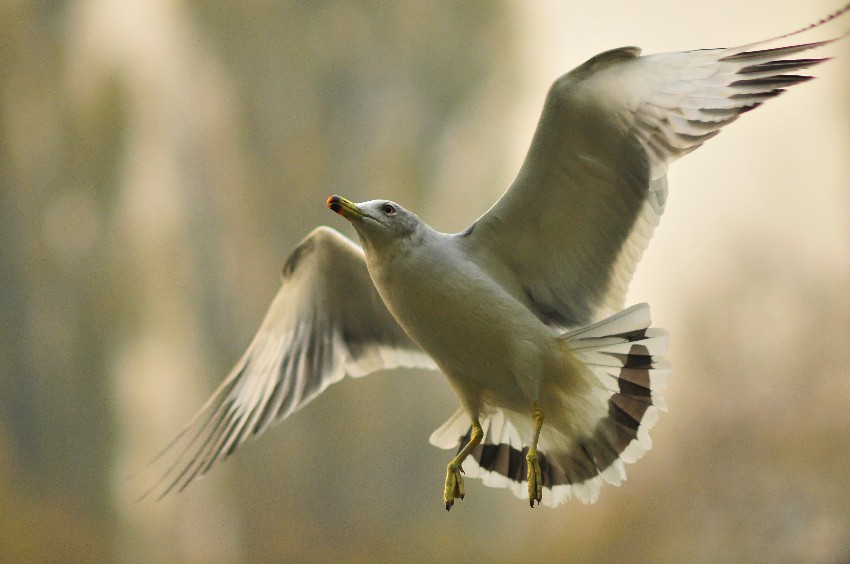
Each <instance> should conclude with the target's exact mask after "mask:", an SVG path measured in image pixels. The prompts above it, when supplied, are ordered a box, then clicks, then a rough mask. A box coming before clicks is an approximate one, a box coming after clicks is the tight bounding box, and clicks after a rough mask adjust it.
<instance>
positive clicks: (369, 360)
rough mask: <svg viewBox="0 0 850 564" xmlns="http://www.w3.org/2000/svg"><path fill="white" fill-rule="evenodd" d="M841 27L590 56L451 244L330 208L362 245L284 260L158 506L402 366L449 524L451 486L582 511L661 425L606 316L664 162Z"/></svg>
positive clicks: (643, 342)
mask: <svg viewBox="0 0 850 564" xmlns="http://www.w3.org/2000/svg"><path fill="white" fill-rule="evenodd" d="M848 11H850V4H848V5H847V6H845V7H844V8H842V9H841V10H839V11H837V12H836V13H834V14H833V15H831V16H830V17H828V18H826V19H824V20H821V21H820V22H818V23H816V24H813V25H812V26H809V27H807V28H804V29H802V30H799V31H797V32H794V33H791V34H787V35H785V36H782V37H779V38H775V39H773V40H769V41H764V42H759V43H754V44H750V45H746V46H742V47H737V48H731V49H708V50H699V51H689V52H681V53H667V54H661V55H651V56H640V50H639V49H637V48H635V47H624V48H620V49H614V50H611V51H607V52H605V53H602V54H600V55H597V56H596V57H593V58H592V59H590V60H589V61H587V62H586V63H584V64H583V65H581V66H579V67H577V68H576V69H574V70H573V71H571V72H569V73H567V74H566V75H564V76H562V77H561V78H559V79H558V80H556V81H555V83H554V84H553V85H552V87H551V89H550V91H549V94H548V96H547V98H546V102H545V104H544V107H543V113H542V115H541V117H540V121H539V123H538V126H537V131H536V132H535V135H534V138H533V140H532V143H531V147H530V149H529V152H528V155H527V157H526V159H525V162H524V163H523V165H522V168H521V169H520V171H519V174H518V175H517V178H516V179H515V180H514V182H513V184H512V185H511V186H510V188H509V189H508V190H507V191H506V192H505V194H504V195H503V196H502V197H501V199H499V201H498V202H496V204H495V205H493V207H492V208H491V209H490V210H489V211H487V212H486V213H485V214H484V215H483V216H482V217H480V218H479V219H478V220H477V221H476V222H474V223H473V224H472V225H470V226H469V227H468V228H467V229H465V230H464V231H461V232H459V233H457V234H445V233H440V232H437V231H435V230H433V229H432V228H431V227H429V226H428V225H427V224H425V223H424V222H423V221H421V220H420V219H419V218H418V217H417V216H416V215H415V214H413V213H411V212H409V211H407V210H405V209H404V208H403V207H401V206H400V205H398V204H396V203H394V202H390V201H386V200H373V201H369V202H364V203H360V204H355V203H353V202H350V201H348V200H346V199H345V198H342V197H339V196H332V197H331V198H329V200H328V206H329V207H330V208H331V209H332V210H333V211H335V212H337V213H339V214H340V215H342V216H344V217H345V218H346V219H348V220H349V221H350V222H351V224H352V225H353V226H354V228H355V230H356V231H357V234H358V237H359V239H360V243H361V245H362V246H358V245H356V244H355V243H353V242H352V241H350V240H348V239H347V238H345V237H344V236H342V235H341V234H339V233H338V232H336V231H334V230H333V229H330V228H328V227H319V228H317V229H316V230H314V231H313V232H312V233H311V234H310V235H308V236H307V237H306V238H305V239H304V240H303V241H302V242H301V243H300V244H299V245H298V247H297V248H296V249H295V251H293V253H292V254H291V255H290V257H289V258H288V259H287V261H286V263H285V265H284V267H283V284H282V286H281V289H280V291H279V292H278V294H277V296H276V297H275V298H274V301H273V302H272V305H271V307H270V308H269V311H268V313H267V314H266V318H265V319H264V320H263V323H262V325H261V326H260V329H259V331H258V332H257V335H256V336H255V337H254V339H253V341H252V342H251V344H250V346H249V347H248V350H247V351H246V352H245V354H244V355H243V357H242V358H241V359H240V361H239V362H238V363H237V365H236V366H235V367H234V368H233V370H232V371H231V373H230V374H229V375H228V377H227V378H226V379H225V381H224V382H223V383H222V384H221V386H220V387H219V389H218V390H217V391H216V393H215V394H214V395H213V397H212V398H210V400H209V401H208V402H207V404H206V405H205V406H204V407H203V408H202V409H201V411H200V412H199V413H198V415H197V416H196V417H195V418H194V419H193V420H192V421H191V422H190V423H189V424H188V425H187V426H186V428H185V429H184V430H183V432H181V434H180V435H179V436H178V437H177V439H175V441H174V442H173V443H172V444H171V445H169V447H168V449H167V450H171V449H174V450H177V452H178V453H179V454H178V456H177V457H176V460H175V461H174V463H173V464H172V466H171V467H170V468H169V470H168V471H167V472H166V474H165V476H164V478H163V480H162V482H161V491H160V495H165V494H167V493H168V492H170V491H172V490H175V489H178V490H181V489H183V488H185V487H186V486H187V485H188V484H189V483H191V482H192V481H193V480H195V479H196V478H198V477H200V476H203V475H204V474H205V473H206V472H207V471H208V470H209V469H210V468H211V467H212V466H213V465H215V464H216V463H217V462H219V461H220V460H222V459H223V458H225V457H227V456H228V455H229V454H231V453H232V452H233V451H234V450H235V449H237V448H238V447H239V446H240V445H241V444H243V443H244V442H245V441H247V440H248V439H250V438H252V437H254V436H256V435H258V434H259V433H261V432H263V431H264V430H265V429H267V428H268V427H269V426H270V425H272V424H274V423H276V422H279V421H281V420H283V419H285V418H286V417H288V416H289V415H290V414H292V413H293V412H295V411H297V410H298V409H300V408H301V407H303V406H304V405H305V404H306V403H308V402H309V401H310V400H312V399H313V398H314V397H316V396H317V395H318V394H320V393H321V392H322V391H323V390H324V389H325V388H326V387H327V386H329V385H330V384H332V383H334V382H337V381H339V380H341V379H342V378H343V377H344V376H345V375H350V376H355V377H359V376H362V375H365V374H368V373H370V372H373V371H375V370H379V369H386V368H396V367H419V368H432V369H439V370H441V371H442V372H443V373H444V374H445V376H446V378H447V380H448V381H449V383H450V385H451V386H452V388H453V390H454V391H455V393H456V395H457V397H458V400H459V402H460V404H461V406H460V409H459V410H458V412H457V413H456V414H455V415H453V416H452V417H451V418H450V419H449V420H448V421H447V422H446V423H445V424H444V425H443V426H442V427H440V429H438V430H437V431H435V432H434V434H433V435H432V437H431V442H432V443H433V444H435V445H437V446H440V447H443V448H452V449H458V452H457V455H456V456H455V457H454V458H453V459H452V460H451V462H449V464H448V466H447V471H446V481H445V488H444V491H443V502H444V503H445V506H446V509H449V508H451V507H452V505H453V504H454V502H455V500H456V499H463V498H464V496H465V494H466V490H465V485H464V482H463V478H462V476H461V472H462V471H463V470H462V468H464V469H465V473H466V475H467V476H471V477H476V478H481V479H482V480H483V481H484V483H485V484H487V485H491V486H499V487H508V488H511V489H512V490H513V491H514V492H515V493H516V494H517V495H519V496H520V497H525V498H526V499H528V500H529V502H530V504H531V506H532V507H533V506H534V504H535V503H543V504H545V505H557V504H558V503H560V502H562V501H564V500H566V499H568V498H569V497H571V496H575V497H577V498H578V499H580V500H581V501H584V502H586V503H590V502H593V501H595V500H596V499H597V497H598V494H599V489H600V487H601V485H602V483H603V482H608V483H613V484H619V483H620V482H621V481H622V480H623V479H625V469H624V463H630V462H634V461H635V460H637V459H638V458H639V457H640V456H642V455H643V453H645V452H646V450H648V449H649V448H650V447H651V441H650V439H649V435H648V431H649V429H650V428H651V427H652V425H653V424H654V423H655V420H656V418H657V415H658V410H664V409H665V406H664V403H663V399H662V398H661V396H660V394H659V392H658V390H659V389H660V388H661V387H662V386H663V385H664V383H665V381H666V378H667V377H668V375H669V372H670V370H669V366H668V364H667V362H666V361H665V359H664V355H665V354H666V348H667V334H666V332H664V331H663V330H661V329H657V328H652V327H650V318H649V308H648V306H646V304H639V305H636V306H633V307H631V308H628V309H625V310H623V307H624V305H625V296H626V290H627V288H628V284H629V281H630V280H631V278H632V275H633V272H634V269H635V266H636V264H637V262H638V261H639V260H640V257H641V254H642V253H643V251H644V249H645V248H646V245H647V244H648V242H649V239H650V238H651V236H652V232H653V230H654V228H655V226H656V225H657V224H658V221H659V218H660V217H661V214H662V213H663V211H664V205H665V201H666V198H667V180H666V172H667V167H668V165H669V164H670V163H671V162H672V161H674V160H676V159H678V158H679V157H681V156H683V155H685V154H687V153H689V152H691V151H693V150H694V149H696V148H698V147H699V146H700V145H701V144H702V143H704V142H705V141H706V140H708V139H710V138H711V137H713V136H714V135H716V134H717V133H718V132H719V131H720V129H721V128H722V127H724V126H726V125H728V124H729V123H731V122H732V121H734V120H736V119H737V118H738V116H740V115H741V114H742V113H744V112H747V111H749V110H752V109H753V108H755V107H757V106H759V105H760V104H762V103H763V102H765V101H767V100H769V99H771V98H774V97H776V96H777V95H779V94H781V93H782V92H783V91H784V90H785V88H787V87H789V86H793V85H795V84H798V83H801V82H804V81H806V80H809V79H810V78H811V77H810V76H808V75H805V74H800V72H801V71H803V70H805V69H808V68H811V67H813V66H815V65H817V64H819V63H821V62H823V61H824V60H825V59H823V58H810V57H808V56H807V55H806V54H807V53H808V52H809V51H812V50H815V49H818V48H822V47H824V46H826V45H828V44H830V43H831V42H832V41H834V40H832V41H818V42H807V43H801V44H792V45H780V46H778V47H772V46H771V45H772V44H773V43H774V42H776V41H777V40H779V39H786V38H788V37H791V36H796V35H801V34H804V33H806V32H808V31H810V30H812V29H814V28H816V27H820V26H822V25H824V24H825V23H827V22H830V21H834V20H839V21H840V18H841V16H842V15H843V14H845V13H846V12H848ZM846 35H847V33H844V34H843V35H841V36H840V37H844V36H846ZM621 310H622V311H621ZM464 463H465V467H464V466H463V465H464Z"/></svg>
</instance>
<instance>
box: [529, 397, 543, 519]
mask: <svg viewBox="0 0 850 564" xmlns="http://www.w3.org/2000/svg"><path fill="white" fill-rule="evenodd" d="M531 420H532V422H533V423H534V430H533V435H532V437H531V444H530V445H529V446H528V453H526V455H525V460H526V462H528V503H529V504H530V505H531V507H534V502H535V501H536V502H537V503H538V505H539V504H540V502H541V501H542V500H543V475H542V474H541V472H540V463H539V462H538V460H537V441H538V440H539V439H540V429H542V428H543V410H542V409H541V408H540V406H539V405H538V404H537V402H534V410H533V411H532V413H531Z"/></svg>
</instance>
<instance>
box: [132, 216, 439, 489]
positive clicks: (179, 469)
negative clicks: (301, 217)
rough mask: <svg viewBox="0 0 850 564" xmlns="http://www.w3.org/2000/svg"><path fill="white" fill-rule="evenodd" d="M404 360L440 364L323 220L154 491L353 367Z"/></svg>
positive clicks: (193, 471)
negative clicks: (406, 327)
mask: <svg viewBox="0 0 850 564" xmlns="http://www.w3.org/2000/svg"><path fill="white" fill-rule="evenodd" d="M402 366H403V367H418V368H431V369H433V368H436V366H435V365H434V363H433V361H432V360H431V359H430V357H428V356H427V355H426V354H425V353H423V352H422V351H421V350H420V349H419V348H418V347H417V346H416V345H415V344H414V343H413V342H412V341H411V340H410V339H409V338H408V337H407V335H406V334H405V333H404V332H403V330H402V329H401V327H400V326H399V325H398V324H397V323H396V321H395V319H393V317H392V315H390V313H389V311H388V310H387V309H386V306H384V304H383V301H382V300H381V298H380V296H379V295H378V292H377V290H376V289H375V287H374V285H373V284H372V280H371V278H370V277H369V273H368V271H367V269H366V262H365V259H364V256H363V251H362V249H361V248H360V247H359V246H357V245H355V244H354V243H352V242H351V241H349V240H348V239H347V238H345V237H343V236H342V235H340V234H339V233H338V232H336V231H334V230H333V229H330V228H327V227H320V228H318V229H316V230H315V231H313V232H312V233H311V234H310V235H308V236H307V237H306V238H305V239H304V240H303V241H302V242H301V243H300V244H299V245H298V247H297V248H296V249H295V250H294V251H293V252H292V254H291V255H290V257H289V258H288V259H287V261H286V263H285V265H284V268H283V284H282V286H281V289H280V291H279V292H278V294H277V295H276V296H275V298H274V301H273V302H272V304H271V307H270V308H269V311H268V313H267V314H266V317H265V319H264V320H263V322H262V324H261V326H260V329H259V330H258V331H257V334H256V336H255V337H254V339H253V340H252V341H251V344H250V345H249V347H248V350H247V351H246V352H245V354H244V355H243V356H242V358H241V359H240V360H239V362H238V363H237V364H236V366H235V367H234V368H233V370H232V371H231V372H230V374H229V375H228V376H227V378H226V379H225V380H224V382H222V384H221V386H220V387H219V388H218V390H217V391H216V392H215V394H213V396H212V397H211V398H210V399H209V401H208V402H207V403H206V405H204V407H203V408H201V410H200V411H199V412H198V414H197V415H196V416H195V417H194V418H193V419H192V421H190V422H189V424H188V425H187V426H186V427H185V428H184V429H183V431H182V432H181V433H180V434H179V435H178V437H177V438H176V439H175V441H174V442H172V443H171V444H170V445H169V446H168V447H167V448H166V451H170V450H178V451H179V452H178V454H177V456H176V458H175V460H174V462H173V463H172V465H171V466H170V467H169V469H168V470H167V472H166V473H165V475H164V476H163V478H162V480H161V481H160V482H159V483H158V484H157V485H156V486H154V488H153V489H156V488H157V487H158V486H159V487H161V491H160V497H162V496H164V495H166V494H167V493H168V492H170V491H173V490H182V489H184V488H185V487H186V486H188V485H189V484H190V483H191V482H192V481H193V480H195V479H197V478H199V477H201V476H203V475H204V474H205V473H206V472H207V471H209V470H210V468H212V467H213V466H214V465H215V464H217V463H218V462H220V461H221V460H223V459H224V458H226V457H227V456H229V455H230V454H231V453H232V452H234V451H235V450H236V449H237V448H238V447H239V446H240V445H242V444H244V443H245V442H246V441H247V440H249V439H251V438H253V437H255V436H257V435H259V434H260V433H262V432H263V431H265V430H266V429H267V428H268V427H270V426H271V425H272V424H274V423H277V422H279V421H282V420H283V419H285V418H287V417H288V416H289V415H291V414H292V413H294V412H295V411H297V410H298V409H300V408H302V407H303V406H304V405H306V404H307V403H309V402H310V401H311V400H312V399H313V398H315V397H316V396H318V395H319V394H320V393H321V392H322V391H324V390H325V388H327V387H328V386H329V385H331V384H333V383H334V382H337V381H339V380H341V379H342V378H343V377H344V376H345V375H346V374H348V375H351V376H355V377H359V376H363V375H365V374H368V373H370V372H373V371H375V370H379V369H382V368H396V367H402ZM184 439H185V441H184ZM178 443H184V444H183V445H182V447H180V448H179V449H178V446H177V445H178ZM164 452H165V451H164ZM149 493H150V492H149Z"/></svg>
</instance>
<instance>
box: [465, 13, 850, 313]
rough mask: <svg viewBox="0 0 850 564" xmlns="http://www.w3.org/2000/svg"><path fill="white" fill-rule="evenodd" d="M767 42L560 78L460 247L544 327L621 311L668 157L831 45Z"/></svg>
mask: <svg viewBox="0 0 850 564" xmlns="http://www.w3.org/2000/svg"><path fill="white" fill-rule="evenodd" d="M848 9H850V5H848V6H847V7H845V8H843V9H842V10H841V11H840V12H837V13H836V14H833V16H831V17H830V18H828V19H827V20H822V21H821V22H819V23H818V24H815V25H813V26H809V28H806V29H803V30H800V31H798V32H795V33H794V34H789V35H795V34H797V33H802V32H805V31H808V30H810V29H812V28H814V27H818V26H819V25H821V24H823V23H825V22H826V21H829V20H832V19H834V18H835V17H837V16H838V15H840V14H842V13H844V12H846V11H847V10H848ZM783 37H787V36H783ZM776 39H781V38H776ZM772 41H775V39H774V40H769V41H766V42H761V43H756V44H752V45H747V46H743V47H738V48H732V49H709V50H701V51H690V52H681V53H668V54H661V55H653V56H644V57H641V56H639V55H640V50H639V49H637V48H635V47H625V48H620V49H615V50H612V51H608V52H605V53H602V54H600V55H597V56H596V57H594V58H592V59H591V60H589V61H588V62H586V63H584V64H583V65H581V66H579V67H577V68H576V69H575V70H573V71H571V72H570V73H568V74H566V75H564V76H563V77H561V78H560V79H558V80H557V81H556V82H555V83H554V84H553V85H552V87H551V89H550V91H549V94H548V96H547V99H546V102H545V104H544V108H543V113H542V115H541V117H540V121H539V123H538V126H537V130H536V132H535V135H534V138H533V140H532V143H531V147H530V149H529V152H528V155H527V157H526V159H525V162H524V163H523V165H522V168H521V169H520V172H519V174H518V176H517V178H516V179H515V180H514V182H513V184H512V185H511V187H510V188H509V189H508V191H507V192H506V193H505V194H504V195H503V196H502V198H501V199H500V200H499V201H498V202H496V204H495V205H494V206H493V207H492V208H491V209H490V210H489V211H488V212H486V213H485V214H484V215H483V216H482V217H481V218H479V220H478V221H477V222H476V223H475V224H473V225H472V226H470V227H469V228H468V229H467V230H466V231H464V232H463V233H460V234H458V235H457V237H458V238H459V240H460V242H461V244H462V245H464V246H465V247H466V249H467V251H468V252H469V253H470V254H472V255H473V256H474V257H475V258H476V261H477V262H478V263H479V264H482V265H483V266H484V268H485V269H487V270H488V271H489V273H490V274H491V275H492V276H493V277H494V278H496V279H497V280H499V281H500V283H501V284H502V285H503V286H504V287H505V288H507V289H508V290H509V291H511V292H512V293H513V294H514V295H515V296H516V297H517V298H519V299H521V300H523V301H524V302H525V303H527V304H528V305H529V307H530V308H532V310H533V311H534V312H535V313H536V314H537V315H538V317H540V318H541V319H543V320H544V321H546V322H547V323H549V324H551V325H554V326H559V327H564V328H570V327H576V326H580V325H584V324H586V323H589V322H592V321H595V320H597V319H599V318H600V317H602V316H605V315H609V314H611V313H613V312H615V311H618V310H620V309H622V307H623V305H624V302H625V296H626V291H627V289H628V284H629V282H630V281H631V278H632V275H633V273H634V269H635V267H636V265H637V262H638V261H639V260H640V257H641V255H642V254H643V251H644V249H645V248H646V246H647V244H648V242H649V239H650V238H651V236H652V233H653V230H654V228H655V226H656V225H657V224H658V222H659V219H660V216H661V214H662V213H663V211H664V205H665V201H666V197H667V180H666V173H667V166H668V164H669V163H671V162H672V161H674V160H676V159H677V158H679V157H681V156H683V155H685V154H687V153H689V152H691V151H693V150H694V149H696V148H697V147H699V146H700V145H701V144H702V143H703V142H705V141H706V140H707V139H709V138H711V137H713V136H714V135H716V134H717V133H718V132H719V130H720V129H721V128H722V127H723V126H725V125H727V124H729V123H731V122H732V121H734V120H735V119H737V117H738V116H739V115H740V114H742V113H744V112H746V111H749V110H751V109H753V108H755V107H757V106H758V105H760V104H761V103H763V102H764V101H766V100H768V99H770V98H773V97H775V96H777V95H779V94H780V93H782V92H783V90H784V88H786V87H788V86H791V85H794V84H797V83H800V82H804V81H806V80H808V79H809V78H811V77H809V76H801V75H798V74H795V73H796V71H799V70H801V69H804V68H807V67H811V66H813V65H816V64H818V63H820V62H822V61H823V60H825V59H812V58H795V56H796V55H798V54H799V53H802V52H804V51H807V50H810V49H814V48H816V47H822V46H824V45H826V44H828V43H831V41H821V42H815V43H807V44H802V45H792V46H785V47H778V48H768V47H767V46H768V45H769V44H770V43H771V42H772Z"/></svg>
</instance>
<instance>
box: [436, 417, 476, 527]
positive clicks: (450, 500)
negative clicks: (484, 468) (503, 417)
mask: <svg viewBox="0 0 850 564" xmlns="http://www.w3.org/2000/svg"><path fill="white" fill-rule="evenodd" d="M482 437H484V431H483V430H482V429H481V423H479V422H478V418H477V417H475V418H473V419H472V434H471V435H470V437H469V442H468V443H466V446H465V447H463V449H462V450H461V451H460V452H459V453H457V456H455V457H454V458H452V461H451V462H449V465H448V466H447V467H446V488H445V490H444V491H443V500H444V501H445V502H446V511H448V510H449V509H451V508H452V505H454V503H455V499H463V496H464V495H465V492H464V489H463V477H462V476H461V473H462V472H463V467H462V465H463V461H464V460H466V457H467V456H469V453H470V452H472V450H473V449H474V448H475V447H477V446H478V445H479V444H481V439H482Z"/></svg>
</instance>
